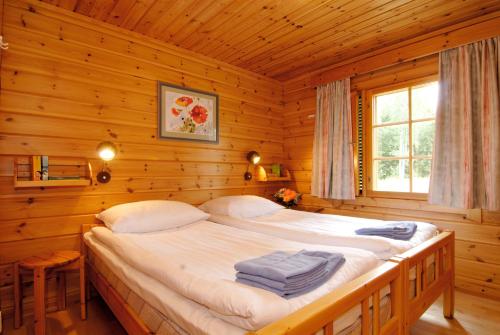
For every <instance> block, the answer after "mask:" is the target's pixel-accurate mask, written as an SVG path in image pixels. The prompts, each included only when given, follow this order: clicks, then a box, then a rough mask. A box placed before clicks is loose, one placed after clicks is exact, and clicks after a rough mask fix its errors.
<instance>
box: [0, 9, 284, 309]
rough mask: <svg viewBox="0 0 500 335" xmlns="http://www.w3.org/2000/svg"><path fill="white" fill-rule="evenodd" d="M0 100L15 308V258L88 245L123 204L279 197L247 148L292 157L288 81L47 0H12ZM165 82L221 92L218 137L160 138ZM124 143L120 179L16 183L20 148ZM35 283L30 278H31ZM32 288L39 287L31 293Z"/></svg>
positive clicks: (1, 201)
mask: <svg viewBox="0 0 500 335" xmlns="http://www.w3.org/2000/svg"><path fill="white" fill-rule="evenodd" d="M3 30H4V36H5V39H6V41H8V42H9V43H10V49H9V50H8V51H6V52H3V64H2V68H1V85H2V92H1V104H0V275H1V282H0V285H1V295H0V299H1V306H0V307H1V309H2V311H4V313H6V312H7V311H10V309H11V306H12V278H11V268H12V262H14V261H16V260H17V259H20V258H22V257H25V256H28V255H31V254H34V253H35V254H36V253H37V252H41V251H45V250H55V249H78V248H79V235H78V233H79V229H80V225H81V224H82V223H92V222H93V221H94V214H95V213H97V212H99V211H101V210H102V209H104V208H107V207H110V206H112V205H115V204H119V203H123V202H129V201H137V200H144V199H175V200H182V201H187V202H190V203H193V204H199V203H201V202H203V201H205V200H207V199H209V198H212V197H216V196H220V195H229V194H242V193H251V194H264V195H268V194H269V193H270V192H271V191H272V190H274V189H275V188H277V187H278V185H276V184H274V185H266V184H262V183H257V182H253V181H252V182H245V181H244V180H243V173H244V172H245V171H246V168H247V164H246V160H245V156H246V153H247V152H248V151H250V150H257V151H258V152H260V153H261V155H262V157H263V163H271V162H275V161H280V160H281V159H282V157H283V115H282V114H283V113H282V110H283V103H282V101H281V100H282V85H281V83H279V82H277V81H274V80H271V79H267V78H264V77H262V76H259V75H256V74H253V73H250V72H247V71H244V70H242V69H238V68H236V67H234V66H231V65H228V64H224V63H221V62H218V61H214V60H212V59H209V58H206V57H201V56H198V55H195V54H193V53H190V52H187V51H184V50H181V49H179V48H176V47H174V46H169V45H166V44H164V43H159V42H157V41H154V40H152V39H148V38H146V37H144V36H141V35H138V34H135V33H131V32H129V31H126V30H123V29H121V28H116V27H113V26H110V25H106V24H103V23H100V22H98V21H94V20H92V19H89V18H86V17H83V16H79V15H77V14H74V13H71V12H67V11H64V10H62V9H59V8H57V7H55V6H50V5H46V4H43V3H41V2H38V1H31V0H28V1H18V0H6V1H5V13H4V26H3ZM157 80H161V81H165V82H169V83H173V84H177V85H185V86H188V87H193V88H196V89H200V90H206V91H213V92H216V93H218V94H219V98H220V143H219V144H218V145H212V144H200V143H188V142H180V141H167V140H158V139H157V110H156V89H157ZM103 140H108V141H113V142H114V143H115V144H117V146H118V147H119V153H118V155H117V157H116V160H114V161H112V162H111V163H110V164H109V166H110V169H111V171H112V180H111V182H110V183H109V184H106V185H104V184H98V183H96V182H94V183H93V184H92V185H91V186H88V187H77V188H58V189H48V188H47V189H44V190H42V189H22V190H21V189H18V190H16V189H14V188H13V159H14V157H15V155H33V154H44V155H49V156H62V157H83V158H86V159H89V160H90V162H91V164H92V167H93V170H94V171H96V170H99V169H100V168H101V162H100V161H99V160H98V159H96V158H97V154H96V146H97V145H98V143H99V142H101V141H103ZM27 285H28V286H29V284H27ZM26 294H27V295H31V292H30V291H29V290H28V291H27V293H26Z"/></svg>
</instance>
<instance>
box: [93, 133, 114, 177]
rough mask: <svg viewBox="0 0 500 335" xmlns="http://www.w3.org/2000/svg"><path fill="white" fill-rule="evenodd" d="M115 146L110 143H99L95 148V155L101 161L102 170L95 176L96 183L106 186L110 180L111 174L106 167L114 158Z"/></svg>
mask: <svg viewBox="0 0 500 335" xmlns="http://www.w3.org/2000/svg"><path fill="white" fill-rule="evenodd" d="M116 152H117V149H116V146H115V145H114V143H112V142H101V143H99V145H98V146H97V154H98V155H99V157H100V158H101V159H102V160H103V166H102V170H101V171H100V172H99V173H98V174H97V181H98V182H100V183H102V184H106V183H108V182H109V181H110V180H111V173H110V171H109V169H108V168H107V166H106V162H109V161H110V160H112V159H113V158H115V156H116Z"/></svg>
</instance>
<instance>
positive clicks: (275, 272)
mask: <svg viewBox="0 0 500 335" xmlns="http://www.w3.org/2000/svg"><path fill="white" fill-rule="evenodd" d="M328 255H330V253H326V252H325V253H323V254H322V253H313V254H311V253H310V252H308V251H305V250H302V251H300V252H298V253H296V254H293V255H291V254H287V253H286V252H283V251H276V252H273V253H271V254H268V255H264V256H261V257H257V258H253V259H249V260H245V261H242V262H239V263H236V265H235V266H234V268H235V269H236V271H239V272H243V273H246V274H249V275H254V276H260V277H264V278H268V279H272V280H276V281H280V282H283V283H286V282H287V281H289V280H290V279H291V278H300V276H301V275H304V274H306V275H309V273H311V272H312V271H314V270H316V269H318V268H320V267H324V266H325V265H326V263H327V262H328V260H327V259H326V257H327V256H328Z"/></svg>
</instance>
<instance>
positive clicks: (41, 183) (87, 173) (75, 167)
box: [14, 156, 92, 188]
mask: <svg viewBox="0 0 500 335" xmlns="http://www.w3.org/2000/svg"><path fill="white" fill-rule="evenodd" d="M51 163H52V164H51ZM31 171H32V162H31V156H29V157H18V158H17V159H15V161H14V188H37V187H82V186H89V185H91V184H92V167H91V165H90V162H89V161H88V160H87V159H85V158H72V157H69V158H68V157H50V158H49V173H50V172H53V173H54V174H53V175H52V176H53V177H64V176H68V175H80V176H81V177H80V178H79V179H78V178H74V179H52V180H32V178H33V173H32V172H31Z"/></svg>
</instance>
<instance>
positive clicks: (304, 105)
mask: <svg viewBox="0 0 500 335" xmlns="http://www.w3.org/2000/svg"><path fill="white" fill-rule="evenodd" d="M382 57H383V56H382ZM437 71H438V57H437V54H434V55H429V56H426V57H424V58H419V59H417V60H414V61H410V62H404V63H400V64H398V65H394V66H391V67H387V68H384V69H381V70H376V71H372V72H368V73H364V74H361V75H357V76H354V77H352V78H351V89H352V91H359V92H363V90H367V89H371V88H377V87H383V86H387V85H391V84H396V83H400V82H404V81H408V80H411V79H416V78H422V77H429V76H435V75H436V74H437ZM301 83H302V84H300V85H297V81H296V82H290V83H285V93H284V96H285V131H284V137H285V157H286V159H287V161H286V164H287V166H288V168H290V170H291V174H292V177H293V181H294V187H296V188H297V189H298V190H299V191H300V192H303V193H305V196H304V199H303V202H302V207H303V209H305V210H311V211H321V212H324V213H335V214H341V215H350V216H361V217H367V218H377V219H387V220H394V219H404V220H419V221H427V222H432V223H435V224H436V225H437V226H438V227H439V228H441V229H452V230H455V232H456V238H457V242H456V257H457V258H456V268H457V280H456V285H457V286H458V287H460V288H462V289H465V290H469V291H473V292H476V293H479V294H483V295H486V296H490V297H496V298H499V297H500V282H499V280H498V273H499V271H500V256H499V255H500V228H499V227H500V226H499V225H500V213H494V212H487V211H481V210H480V209H474V210H461V209H452V208H443V207H439V206H433V205H429V204H428V203H427V202H426V201H423V200H405V199H387V198H375V197H373V198H372V197H358V198H357V199H356V200H354V201H326V200H322V199H319V198H316V197H312V196H311V195H310V189H311V165H312V146H313V134H314V118H313V117H311V115H312V116H314V113H315V109H316V106H315V104H316V99H315V96H316V90H315V88H314V87H313V86H312V84H311V83H309V84H307V83H306V82H304V81H302V82H301Z"/></svg>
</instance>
